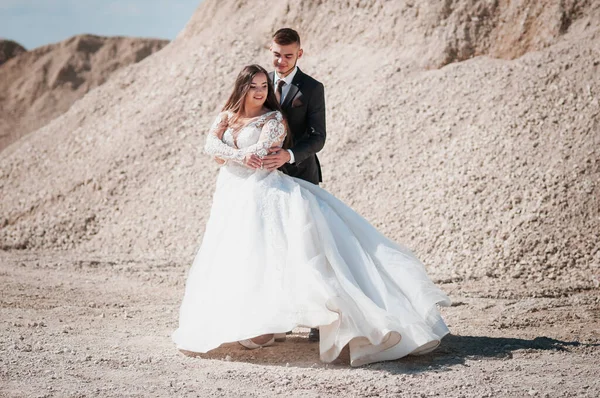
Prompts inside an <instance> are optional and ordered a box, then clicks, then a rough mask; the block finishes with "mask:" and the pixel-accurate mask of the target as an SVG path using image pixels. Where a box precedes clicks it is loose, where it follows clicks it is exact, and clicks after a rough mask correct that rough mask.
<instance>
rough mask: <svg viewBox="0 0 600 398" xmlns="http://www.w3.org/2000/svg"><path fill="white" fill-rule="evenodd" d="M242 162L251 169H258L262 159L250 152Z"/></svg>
mask: <svg viewBox="0 0 600 398" xmlns="http://www.w3.org/2000/svg"><path fill="white" fill-rule="evenodd" d="M244 164H245V165H246V166H247V167H249V168H251V169H258V168H260V167H261V166H262V159H261V158H259V157H258V156H257V155H255V154H252V153H251V154H248V155H246V157H245V158H244Z"/></svg>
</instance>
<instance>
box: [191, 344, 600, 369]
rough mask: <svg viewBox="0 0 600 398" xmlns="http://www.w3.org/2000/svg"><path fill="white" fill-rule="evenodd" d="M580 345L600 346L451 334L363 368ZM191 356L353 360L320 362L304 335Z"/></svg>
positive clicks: (427, 364)
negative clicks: (418, 352)
mask: <svg viewBox="0 0 600 398" xmlns="http://www.w3.org/2000/svg"><path fill="white" fill-rule="evenodd" d="M579 346H600V344H583V343H579V342H577V341H561V340H556V339H552V338H549V337H536V338H534V339H533V340H526V339H519V338H510V337H485V336H456V335H448V336H446V337H444V339H443V340H442V344H441V345H440V346H439V347H438V348H437V349H436V350H434V351H433V352H431V353H429V354H426V355H422V356H408V357H405V358H402V359H399V360H397V361H389V362H381V363H375V364H372V365H367V366H365V367H364V368H367V369H374V370H383V371H387V372H390V373H393V374H403V373H420V372H428V371H436V370H437V371H439V370H442V371H443V370H448V369H449V368H450V367H452V366H455V365H462V366H469V365H467V364H466V360H468V359H500V360H501V359H510V358H512V355H513V354H512V353H513V352H514V351H517V350H524V349H527V350H536V351H569V350H570V349H571V348H573V347H579ZM184 354H185V355H188V356H198V357H201V358H206V359H220V360H227V361H232V362H248V363H254V364H260V365H275V366H295V367H315V366H316V367H325V366H328V367H333V368H349V367H350V365H349V363H350V358H349V355H348V350H347V347H346V349H344V350H343V351H342V353H341V354H340V357H339V358H338V359H337V360H336V361H335V362H334V363H332V364H328V365H325V364H324V363H322V362H320V361H319V348H318V344H316V343H309V342H308V340H307V339H306V338H305V336H300V335H295V336H289V337H288V339H287V341H286V342H284V343H279V344H277V345H275V346H272V347H266V348H261V349H258V350H246V349H245V348H243V347H241V346H240V345H239V344H237V343H231V344H224V345H223V346H221V347H219V348H217V349H216V350H213V351H211V352H209V353H207V354H194V353H191V352H184Z"/></svg>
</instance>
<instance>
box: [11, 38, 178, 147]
mask: <svg viewBox="0 0 600 398" xmlns="http://www.w3.org/2000/svg"><path fill="white" fill-rule="evenodd" d="M167 43H168V40H159V39H143V38H132V37H102V36H95V35H78V36H73V37H71V38H69V39H67V40H64V41H62V42H59V43H55V44H49V45H46V46H42V47H38V48H35V49H33V50H31V51H25V49H24V48H22V47H20V46H19V47H20V48H19V47H16V46H18V44H16V43H14V42H10V41H5V42H0V151H2V150H3V149H4V148H6V147H7V146H9V145H10V144H11V143H13V142H15V141H18V140H19V139H20V138H21V137H23V136H25V135H27V134H28V133H30V132H32V131H35V130H37V129H38V128H40V127H42V126H44V125H45V124H47V123H48V122H50V121H51V120H52V119H54V118H56V117H57V116H59V115H61V114H62V113H64V112H66V111H67V110H68V109H69V107H70V106H71V105H72V104H73V103H74V102H75V101H77V100H78V99H79V98H81V97H83V96H84V95H85V94H86V93H87V92H88V91H90V90H91V89H93V88H95V87H97V86H99V85H101V84H102V83H104V82H105V81H106V80H108V79H109V77H110V75H111V74H112V73H113V72H114V71H116V70H118V69H120V68H122V67H124V66H127V65H130V64H132V63H135V62H139V61H141V60H142V59H144V58H146V57H147V56H149V55H150V54H153V53H155V52H156V51H158V50H160V49H161V48H163V47H164V46H166V45H167ZM15 45H16V46H15ZM3 49H6V50H7V51H5V52H6V53H7V54H6V55H7V57H6V58H8V55H9V54H8V50H11V52H10V55H11V57H10V59H6V60H5V62H2V61H3V57H2V54H1V53H2V52H3V51H2V50H3Z"/></svg>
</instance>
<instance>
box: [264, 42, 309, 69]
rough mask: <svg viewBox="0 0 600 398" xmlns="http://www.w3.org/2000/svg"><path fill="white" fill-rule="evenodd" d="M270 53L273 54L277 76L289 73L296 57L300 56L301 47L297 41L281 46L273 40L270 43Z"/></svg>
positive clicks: (296, 60)
mask: <svg viewBox="0 0 600 398" xmlns="http://www.w3.org/2000/svg"><path fill="white" fill-rule="evenodd" d="M271 54H272V55H273V66H274V67H275V71H277V74H278V75H279V76H282V77H285V76H287V75H289V74H290V73H291V72H292V71H293V70H294V67H295V66H296V63H297V62H298V58H300V57H302V49H301V48H300V46H299V45H298V43H292V44H287V45H285V46H282V45H281V44H277V43H275V42H273V43H272V44H271Z"/></svg>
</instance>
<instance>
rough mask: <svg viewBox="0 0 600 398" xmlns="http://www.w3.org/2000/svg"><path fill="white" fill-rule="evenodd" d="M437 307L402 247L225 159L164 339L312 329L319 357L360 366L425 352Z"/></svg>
mask: <svg viewBox="0 0 600 398" xmlns="http://www.w3.org/2000/svg"><path fill="white" fill-rule="evenodd" d="M449 304H450V300H449V299H448V297H447V296H446V295H445V294H444V293H443V292H442V291H441V290H440V289H439V288H438V287H436V286H435V285H434V284H433V283H432V282H431V280H430V279H429V277H428V276H427V274H426V271H425V268H424V266H423V265H422V263H421V262H420V261H419V260H418V259H417V258H416V257H415V256H414V255H413V254H412V253H411V252H410V251H409V250H408V249H406V248H404V247H401V246H399V245H398V244H396V243H394V242H392V241H390V240H389V239H387V238H386V237H385V236H383V235H382V234H381V233H379V232H378V231H377V230H376V229H375V228H374V227H373V226H372V225H371V224H369V223H368V222H367V221H366V220H365V219H364V218H362V217H361V216H360V215H358V214H357V213H356V212H355V211H353V210H352V209H351V208H350V207H348V206H346V205H345V204H344V203H342V202H341V201H340V200H338V199H336V198H335V197H334V196H332V195H331V194H329V193H328V192H327V191H325V190H324V189H322V188H320V187H318V186H316V185H313V184H311V183H308V182H306V181H302V180H299V179H296V178H292V177H289V176H286V175H284V174H282V173H280V172H279V171H275V172H267V171H263V170H257V171H252V170H249V169H246V168H244V167H242V166H239V165H235V164H234V165H227V166H224V167H222V168H221V171H220V172H219V177H218V179H217V186H216V190H215V193H214V197H213V204H212V209H211V213H210V218H209V221H208V223H207V225H206V230H205V233H204V238H203V241H202V245H201V247H200V249H199V251H198V253H197V255H196V257H195V259H194V263H193V265H192V267H191V269H190V271H189V273H188V279H187V282H186V289H185V295H184V298H183V302H182V305H181V310H180V316H179V328H178V329H177V330H176V331H175V332H174V333H173V340H174V342H175V343H176V344H177V347H178V348H179V349H183V350H187V351H193V352H207V351H210V350H212V349H214V348H217V347H219V346H220V345H221V344H223V343H227V342H235V341H239V340H243V339H247V338H252V337H255V336H259V335H262V334H268V333H281V332H286V331H288V330H291V329H293V328H295V327H297V326H304V327H318V328H319V329H320V343H319V345H320V357H321V360H322V361H324V362H331V361H333V360H335V359H336V358H337V357H338V355H339V354H340V351H341V350H342V349H343V348H344V347H345V346H346V345H349V350H350V359H351V365H352V366H360V365H364V364H367V363H371V362H376V361H384V360H393V359H397V358H401V357H403V356H406V355H409V354H422V353H426V352H429V351H431V350H433V349H434V348H435V347H437V345H438V344H439V342H440V340H441V339H442V337H443V336H444V335H446V334H447V333H448V328H447V326H446V324H445V323H444V321H443V319H442V317H441V315H440V313H439V312H438V308H437V306H438V305H440V306H448V305H449Z"/></svg>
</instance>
